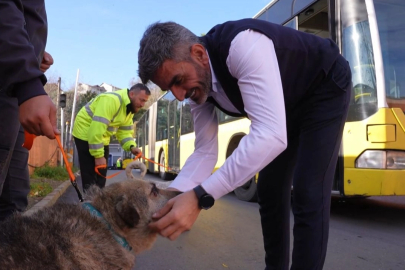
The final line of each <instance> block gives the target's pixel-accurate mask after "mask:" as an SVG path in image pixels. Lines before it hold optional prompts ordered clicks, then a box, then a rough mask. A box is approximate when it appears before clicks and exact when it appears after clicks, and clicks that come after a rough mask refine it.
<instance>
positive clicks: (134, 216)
mask: <svg viewBox="0 0 405 270" xmlns="http://www.w3.org/2000/svg"><path fill="white" fill-rule="evenodd" d="M115 212H116V213H117V214H118V216H119V217H120V218H121V219H122V220H123V221H124V222H125V224H126V225H127V226H128V227H130V228H135V227H136V225H138V223H139V220H140V216H139V214H138V211H137V210H136V209H135V206H134V205H133V204H132V203H131V202H130V201H129V200H128V198H127V196H125V195H124V196H121V197H120V198H119V199H118V201H117V203H116V204H115Z"/></svg>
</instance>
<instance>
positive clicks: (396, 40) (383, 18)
mask: <svg viewBox="0 0 405 270" xmlns="http://www.w3.org/2000/svg"><path fill="white" fill-rule="evenodd" d="M374 5H375V7H374V8H375V11H376V15H377V24H378V30H379V34H380V41H381V50H382V56H383V62H384V75H385V91H386V97H387V103H388V106H389V107H391V108H401V109H402V111H403V112H405V28H404V27H403V25H404V21H405V19H404V14H405V2H404V0H390V1H386V0H385V1H382V0H375V1H374Z"/></svg>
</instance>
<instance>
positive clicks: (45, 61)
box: [39, 52, 53, 73]
mask: <svg viewBox="0 0 405 270" xmlns="http://www.w3.org/2000/svg"><path fill="white" fill-rule="evenodd" d="M52 65H53V57H52V55H50V54H49V53H47V52H44V55H43V57H42V62H41V65H40V67H39V69H40V70H41V71H42V72H43V73H45V72H46V71H47V70H48V69H49V68H50V67H51V66H52Z"/></svg>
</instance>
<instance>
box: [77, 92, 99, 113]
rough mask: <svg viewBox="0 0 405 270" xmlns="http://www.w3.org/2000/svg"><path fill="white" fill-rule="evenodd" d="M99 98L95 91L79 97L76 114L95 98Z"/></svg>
mask: <svg viewBox="0 0 405 270" xmlns="http://www.w3.org/2000/svg"><path fill="white" fill-rule="evenodd" d="M96 96H97V94H96V93H95V92H93V91H90V90H89V91H87V92H86V93H84V94H83V95H80V96H79V102H78V103H77V105H76V108H77V110H76V112H79V110H80V109H81V108H82V107H83V106H84V105H86V104H87V103H88V102H89V101H90V100H92V99H93V98H95V97H96Z"/></svg>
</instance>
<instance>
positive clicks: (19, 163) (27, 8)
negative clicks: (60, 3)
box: [0, 0, 59, 221]
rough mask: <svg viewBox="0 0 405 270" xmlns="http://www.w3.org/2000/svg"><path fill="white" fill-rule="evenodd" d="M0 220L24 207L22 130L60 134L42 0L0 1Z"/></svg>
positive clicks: (25, 184) (26, 189)
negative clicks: (51, 88) (48, 74)
mask: <svg viewBox="0 0 405 270" xmlns="http://www.w3.org/2000/svg"><path fill="white" fill-rule="evenodd" d="M0 33H1V34H0V221H2V220H4V219H6V218H7V217H9V216H10V215H12V214H13V213H14V212H22V211H24V210H25V209H26V208H27V205H28V200H27V196H28V192H29V191H30V187H29V180H30V179H29V173H28V150H27V149H25V148H23V147H22V144H23V143H24V139H25V136H24V129H25V130H26V131H28V132H30V133H32V134H35V135H45V136H47V137H48V138H50V139H54V138H55V134H59V131H58V129H57V127H56V107H55V105H54V104H53V103H52V100H51V99H50V98H49V96H48V95H47V94H46V92H45V90H44V87H43V85H44V84H45V83H46V81H47V79H46V77H45V75H44V73H45V71H46V70H47V69H48V68H49V67H50V66H51V65H52V64H53V58H52V56H51V55H50V54H48V53H46V52H45V46H46V41H47V35H48V25H47V16H46V10H45V2H44V1H43V0H35V1H27V0H26V1H21V0H20V1H0Z"/></svg>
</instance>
